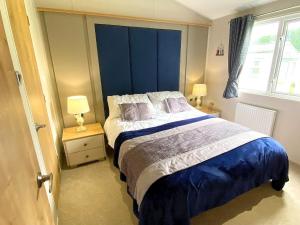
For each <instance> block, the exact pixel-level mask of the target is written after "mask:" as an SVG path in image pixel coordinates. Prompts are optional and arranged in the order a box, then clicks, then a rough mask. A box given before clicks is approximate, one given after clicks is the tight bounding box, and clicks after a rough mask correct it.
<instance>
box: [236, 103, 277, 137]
mask: <svg viewBox="0 0 300 225" xmlns="http://www.w3.org/2000/svg"><path fill="white" fill-rule="evenodd" d="M276 113H277V112H276V111H275V110H271V109H266V108H262V107H258V106H253V105H247V104H244V103H237V105H236V110H235V122H236V123H239V124H241V125H243V126H246V127H249V128H251V129H252V130H255V131H258V132H260V133H263V134H267V135H269V136H272V133H273V127H274V123H275V119H276Z"/></svg>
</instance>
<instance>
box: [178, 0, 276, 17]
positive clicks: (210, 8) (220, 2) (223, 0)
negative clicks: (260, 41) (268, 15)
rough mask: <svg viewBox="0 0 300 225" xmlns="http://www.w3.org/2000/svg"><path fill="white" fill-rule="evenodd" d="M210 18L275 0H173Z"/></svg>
mask: <svg viewBox="0 0 300 225" xmlns="http://www.w3.org/2000/svg"><path fill="white" fill-rule="evenodd" d="M175 1H177V2H178V3H180V4H182V5H184V6H185V7H187V8H189V9H191V10H193V11H195V12H197V13H199V14H200V15H202V16H205V17H207V18H209V19H211V20H214V19H217V18H220V17H223V16H227V15H230V14H233V13H236V12H238V11H241V10H246V9H249V8H253V7H257V6H259V5H263V4H266V3H269V2H274V1H276V0H175Z"/></svg>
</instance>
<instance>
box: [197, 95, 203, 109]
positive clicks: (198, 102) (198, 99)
mask: <svg viewBox="0 0 300 225" xmlns="http://www.w3.org/2000/svg"><path fill="white" fill-rule="evenodd" d="M196 103H197V105H196V109H201V108H202V106H201V97H200V96H199V97H197V102H196Z"/></svg>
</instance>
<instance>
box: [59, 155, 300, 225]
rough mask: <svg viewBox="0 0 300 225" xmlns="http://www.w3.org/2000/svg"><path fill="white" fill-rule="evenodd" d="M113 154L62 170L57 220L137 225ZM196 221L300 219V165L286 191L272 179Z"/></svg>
mask: <svg viewBox="0 0 300 225" xmlns="http://www.w3.org/2000/svg"><path fill="white" fill-rule="evenodd" d="M118 176H119V175H118V171H117V170H116V169H115V168H114V167H113V166H112V164H111V160H110V159H108V160H106V161H102V162H96V163H91V164H87V165H84V166H80V167H77V168H74V169H67V170H63V171H62V183H61V194H60V204H59V225H137V224H138V221H137V219H136V218H135V216H134V215H133V212H132V201H131V199H130V197H129V196H128V194H127V192H126V186H125V184H124V183H123V182H121V181H120V180H119V177H118ZM191 221H192V225H221V224H226V225H254V224H259V225H297V224H300V167H298V166H296V165H291V168H290V182H288V183H287V184H286V186H285V188H284V191H283V192H276V191H274V190H273V189H272V188H271V187H270V185H269V184H265V185H263V186H261V187H259V188H256V189H254V190H252V191H250V192H248V193H246V194H243V195H242V196H240V197H238V198H236V199H234V200H232V201H231V202H229V203H227V204H225V205H223V206H221V207H218V208H215V209H212V210H209V211H207V212H205V213H202V214H201V215H199V216H197V217H195V218H193V219H192V220H191Z"/></svg>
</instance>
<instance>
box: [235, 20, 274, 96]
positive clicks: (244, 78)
mask: <svg viewBox="0 0 300 225" xmlns="http://www.w3.org/2000/svg"><path fill="white" fill-rule="evenodd" d="M278 27H279V22H278V21H276V22H268V23H255V25H254V27H253V30H252V35H251V41H250V45H249V50H248V53H247V57H246V61H245V64H244V66H243V70H242V72H241V75H240V79H239V88H241V89H248V90H255V91H260V92H266V91H267V88H268V82H269V78H270V74H271V69H272V61H273V56H274V51H275V46H276V39H277V33H278Z"/></svg>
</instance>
